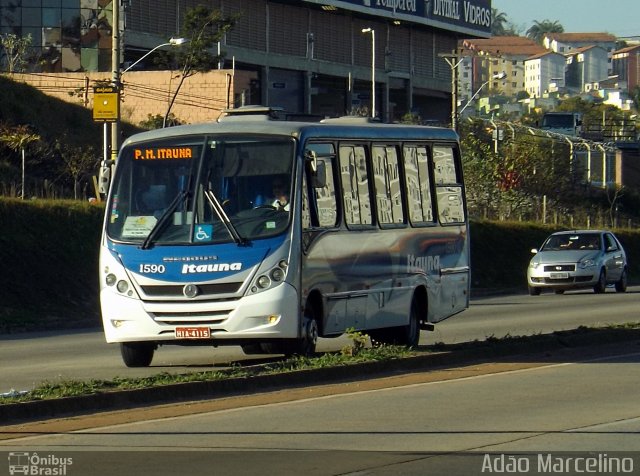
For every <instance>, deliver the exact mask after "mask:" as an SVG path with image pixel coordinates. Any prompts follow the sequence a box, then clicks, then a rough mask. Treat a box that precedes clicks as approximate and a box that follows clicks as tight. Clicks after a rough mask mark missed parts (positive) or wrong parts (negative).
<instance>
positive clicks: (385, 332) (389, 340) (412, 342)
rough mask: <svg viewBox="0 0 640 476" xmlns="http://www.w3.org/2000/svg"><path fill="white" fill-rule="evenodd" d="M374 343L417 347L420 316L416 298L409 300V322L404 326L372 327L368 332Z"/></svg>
mask: <svg viewBox="0 0 640 476" xmlns="http://www.w3.org/2000/svg"><path fill="white" fill-rule="evenodd" d="M369 335H370V336H371V340H372V342H373V343H374V344H389V345H404V346H407V347H417V346H418V343H419V341H420V316H419V311H418V300H417V299H415V298H414V299H413V300H412V301H411V309H410V311H409V323H408V324H407V325H404V326H398V327H388V328H385V329H373V330H371V331H370V332H369Z"/></svg>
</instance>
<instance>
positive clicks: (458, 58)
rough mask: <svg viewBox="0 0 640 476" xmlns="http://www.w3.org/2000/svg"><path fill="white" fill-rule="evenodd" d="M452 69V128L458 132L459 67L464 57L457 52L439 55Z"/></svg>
mask: <svg viewBox="0 0 640 476" xmlns="http://www.w3.org/2000/svg"><path fill="white" fill-rule="evenodd" d="M438 56H439V57H440V58H442V59H444V60H445V61H446V62H447V64H448V65H449V67H450V68H451V128H452V129H453V130H455V131H457V130H458V66H460V63H462V60H463V56H462V54H461V53H459V52H458V51H456V50H453V51H451V53H439V54H438Z"/></svg>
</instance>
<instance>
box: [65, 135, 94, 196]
mask: <svg viewBox="0 0 640 476" xmlns="http://www.w3.org/2000/svg"><path fill="white" fill-rule="evenodd" d="M54 149H55V150H56V152H57V155H59V156H60V158H61V160H62V163H63V164H64V171H65V174H66V175H68V176H69V177H70V178H71V180H72V181H73V198H75V199H76V200H77V199H78V198H79V197H78V196H79V192H80V186H81V179H82V177H87V176H91V175H92V174H93V172H94V171H95V170H97V169H98V166H99V164H100V156H99V154H98V153H97V152H96V150H95V149H94V148H93V147H84V146H82V147H73V146H68V145H65V144H62V143H61V142H60V141H56V143H55V145H54Z"/></svg>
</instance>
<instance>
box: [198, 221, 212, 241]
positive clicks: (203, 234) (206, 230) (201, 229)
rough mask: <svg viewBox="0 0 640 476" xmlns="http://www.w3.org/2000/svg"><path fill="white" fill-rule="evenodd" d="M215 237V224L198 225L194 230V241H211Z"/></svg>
mask: <svg viewBox="0 0 640 476" xmlns="http://www.w3.org/2000/svg"><path fill="white" fill-rule="evenodd" d="M212 238H213V225H196V228H195V230H194V231H193V241H198V242H202V241H211V239H212Z"/></svg>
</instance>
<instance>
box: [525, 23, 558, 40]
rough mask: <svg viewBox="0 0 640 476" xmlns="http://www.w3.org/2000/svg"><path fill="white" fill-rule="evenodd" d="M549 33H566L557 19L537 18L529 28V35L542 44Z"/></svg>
mask: <svg viewBox="0 0 640 476" xmlns="http://www.w3.org/2000/svg"><path fill="white" fill-rule="evenodd" d="M547 33H564V27H563V26H562V24H560V23H559V22H558V21H557V20H554V21H551V20H542V21H538V20H535V21H534V22H533V25H531V27H529V29H528V30H527V37H528V38H531V39H532V40H533V41H535V42H536V43H540V44H542V40H543V39H544V36H545V35H546V34H547Z"/></svg>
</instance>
